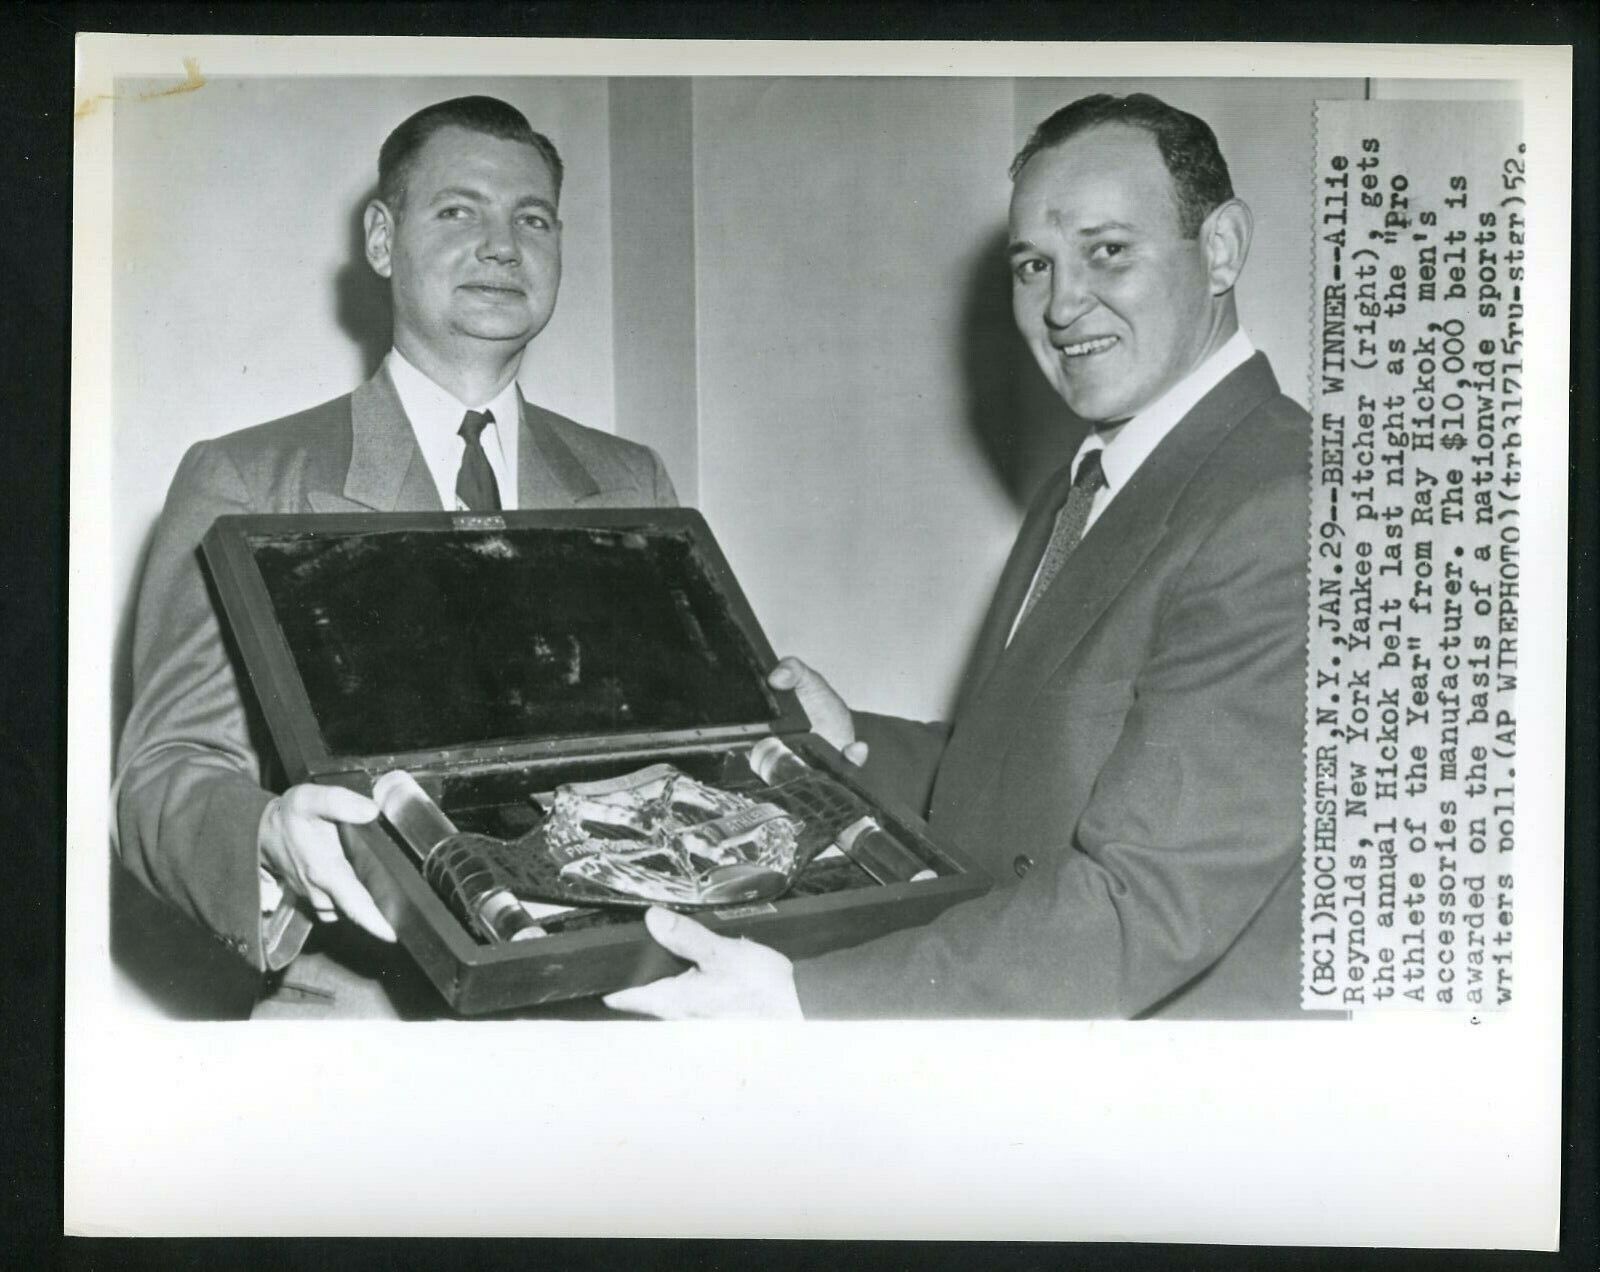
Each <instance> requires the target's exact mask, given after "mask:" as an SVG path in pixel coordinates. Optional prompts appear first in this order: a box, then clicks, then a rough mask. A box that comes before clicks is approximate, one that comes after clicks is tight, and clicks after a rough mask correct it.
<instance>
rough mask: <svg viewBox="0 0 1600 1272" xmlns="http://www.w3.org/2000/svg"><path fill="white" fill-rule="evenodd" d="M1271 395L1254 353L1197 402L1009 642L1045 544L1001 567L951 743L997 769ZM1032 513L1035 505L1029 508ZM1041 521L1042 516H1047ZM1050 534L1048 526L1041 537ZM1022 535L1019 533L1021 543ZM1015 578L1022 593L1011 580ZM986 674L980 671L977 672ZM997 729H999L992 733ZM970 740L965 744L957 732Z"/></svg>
mask: <svg viewBox="0 0 1600 1272" xmlns="http://www.w3.org/2000/svg"><path fill="white" fill-rule="evenodd" d="M1277 391H1278V385H1277V381H1276V380H1275V379H1274V378H1273V375H1272V370H1271V368H1270V367H1269V366H1268V364H1267V360H1266V358H1265V357H1264V356H1263V355H1262V354H1260V353H1257V354H1256V355H1255V356H1253V357H1252V358H1251V359H1250V360H1249V361H1248V362H1246V363H1244V365H1243V366H1241V367H1239V368H1238V369H1236V370H1234V371H1233V372H1231V373H1230V374H1229V375H1228V376H1227V377H1226V378H1225V379H1224V380H1223V381H1222V383H1221V384H1219V385H1218V386H1217V387H1216V388H1215V389H1213V390H1212V391H1211V392H1210V393H1209V394H1207V395H1206V396H1205V397H1204V398H1202V399H1201V400H1200V401H1199V402H1198V403H1197V404H1196V405H1195V406H1194V408H1193V409H1192V410H1191V411H1190V412H1189V414H1188V415H1186V416H1184V418H1183V419H1182V420H1180V421H1179V422H1178V423H1177V425H1175V426H1174V427H1173V429H1172V431H1171V432H1169V433H1168V434H1167V436H1166V437H1165V438H1163V439H1162V441H1161V442H1160V444H1159V445H1158V446H1157V447H1156V448H1155V450H1154V451H1152V452H1151V453H1150V455H1149V457H1148V458H1147V459H1146V460H1145V461H1144V463H1143V464H1141V465H1140V466H1139V468H1138V471H1136V472H1135V473H1134V475H1133V476H1132V478H1130V479H1129V481H1128V484H1127V485H1126V486H1125V487H1124V488H1123V489H1122V490H1120V491H1118V492H1117V496H1116V498H1115V499H1113V500H1112V502H1111V504H1110V506H1109V507H1108V508H1107V509H1106V510H1105V512H1104V513H1103V514H1102V515H1101V517H1100V518H1099V520H1097V521H1096V522H1095V523H1094V525H1093V526H1092V527H1091V528H1090V529H1089V532H1088V533H1087V534H1085V535H1084V537H1083V541H1082V543H1080V544H1079V545H1078V548H1077V550H1076V551H1075V552H1073V554H1072V555H1071V556H1070V557H1068V558H1067V561H1066V563H1065V564H1064V565H1063V566H1062V568H1061V572H1060V573H1059V574H1058V575H1056V578H1055V581H1054V582H1053V583H1051V585H1050V589H1049V590H1048V591H1047V592H1046V593H1045V594H1044V595H1043V596H1042V597H1041V598H1040V599H1039V601H1038V602H1037V604H1035V606H1034V608H1033V610H1032V612H1031V613H1029V615H1028V617H1027V619H1026V621H1024V622H1023V623H1022V625H1021V626H1020V627H1018V629H1017V633H1016V637H1015V638H1014V639H1013V640H1012V642H1011V644H1010V645H1009V646H1005V645H1004V639H1005V632H1006V631H1007V630H1008V629H1009V624H1010V622H1011V619H1012V618H1013V617H1014V616H1015V614H1016V610H1017V607H1018V606H1020V605H1021V603H1022V595H1021V593H1022V591H1025V590H1026V588H1027V586H1028V583H1029V582H1030V581H1031V579H1032V569H1033V567H1034V566H1035V565H1037V558H1038V555H1039V553H1040V551H1042V545H1041V546H1040V547H1038V548H1035V549H1033V554H1032V557H1031V558H1030V559H1029V560H1027V561H1023V560H1021V558H1020V555H1018V556H1014V558H1013V560H1012V561H1011V562H1010V563H1008V565H1007V570H1006V580H1005V584H1006V585H1005V586H1003V587H1002V592H1008V593H1009V595H1008V596H1007V598H1006V599H1007V603H1008V606H1009V607H1008V608H1002V607H1000V606H999V601H1000V599H1001V598H1000V596H998V595H997V598H996V601H997V608H1000V609H1001V612H1000V614H999V616H998V619H997V617H996V615H995V614H994V613H993V612H991V615H990V619H989V623H988V624H986V628H985V636H986V637H987V636H988V635H989V630H988V628H989V627H990V626H995V625H998V627H999V633H1000V635H999V641H1000V647H999V648H998V650H997V652H995V653H994V655H993V664H992V667H990V668H989V669H988V671H987V674H986V676H985V679H984V680H983V681H982V682H981V683H975V685H974V687H973V689H972V692H971V693H970V695H969V696H968V698H967V699H966V700H964V703H963V711H962V712H961V714H960V715H959V716H958V717H957V734H956V737H957V739H958V740H962V741H965V742H967V743H968V744H969V745H975V746H976V747H978V748H981V749H982V750H983V751H985V752H986V753H987V754H988V755H989V756H990V757H992V761H991V762H992V764H993V765H994V766H995V767H994V768H992V769H990V771H991V772H993V771H996V770H997V768H998V764H999V761H1000V760H1001V759H1002V758H1003V757H1004V754H1005V751H1006V745H1005V743H1004V742H1003V741H1002V740H1001V739H1008V738H1009V737H1010V736H1012V735H1014V732H1015V730H1014V728H1013V727H1012V726H1013V725H1014V723H1015V721H1016V719H1017V718H1018V717H1019V714H1020V713H1021V712H1022V711H1023V710H1025V709H1026V707H1027V705H1028V703H1030V702H1031V701H1032V700H1033V699H1034V697H1035V696H1036V695H1037V693H1038V691H1039V688H1040V686H1042V685H1043V684H1044V683H1045V682H1046V681H1047V680H1049V679H1050V677H1051V676H1053V675H1054V674H1055V673H1056V671H1057V669H1058V668H1060V666H1061V664H1062V663H1063V662H1065V661H1066V660H1067V659H1068V658H1070V657H1071V656H1072V654H1073V652H1074V651H1075V650H1076V649H1077V647H1078V645H1079V644H1080V643H1081V642H1082V640H1083V638H1084V635H1085V634H1086V633H1087V632H1088V631H1089V629H1090V628H1091V627H1093V626H1094V624H1095V623H1096V622H1097V621H1098V620H1099V619H1100V617H1101V615H1103V614H1104V613H1105V612H1106V610H1107V609H1109V608H1110V606H1111V605H1112V603H1113V602H1114V601H1115V600H1116V598H1117V596H1118V595H1119V594H1120V593H1121V592H1122V591H1123V590H1124V589H1125V588H1126V587H1127V586H1128V584H1129V582H1130V581H1131V580H1132V579H1133V577H1134V576H1135V574H1137V573H1138V570H1139V567H1140V566H1141V565H1143V564H1144V562H1145V561H1146V559H1147V558H1148V557H1149V556H1150V554H1151V553H1152V552H1153V551H1155V549H1156V546H1157V545H1158V544H1159V543H1160V542H1161V540H1162V538H1163V537H1164V536H1165V534H1166V529H1167V519H1168V517H1169V516H1170V515H1171V512H1172V509H1173V507H1174V505H1175V504H1176V503H1177V502H1178V499H1179V498H1180V497H1181V496H1182V494H1183V492H1184V489H1185V488H1186V487H1187V486H1188V484H1189V482H1190V481H1191V480H1192V479H1193V477H1194V475H1195V473H1196V472H1198V471H1199V469H1200V467H1201V465H1202V464H1203V463H1204V462H1205V459H1206V456H1208V455H1209V454H1210V453H1211V452H1212V451H1213V450H1215V449H1216V447H1217V446H1218V445H1219V444H1220V443H1221V441H1222V439H1223V438H1224V437H1226V436H1227V434H1228V433H1229V432H1230V431H1232V429H1234V428H1235V427H1237V425H1238V424H1239V422H1240V421H1241V420H1243V419H1244V418H1245V417H1246V416H1248V415H1249V414H1250V413H1251V412H1252V411H1253V410H1255V408H1256V407H1257V406H1259V405H1260V404H1261V403H1262V402H1264V401H1266V400H1267V399H1268V398H1270V397H1272V396H1273V395H1275V394H1276V393H1277ZM1036 511H1038V508H1037V506H1036ZM1045 515H1046V516H1048V512H1047V511H1046V513H1045ZM1045 535H1046V537H1048V530H1046V531H1045ZM1021 538H1022V536H1021V535H1019V545H1020V541H1021ZM1018 576H1020V577H1021V579H1022V581H1021V585H1020V589H1019V588H1018V586H1017V578H1018ZM975 671H977V672H979V673H980V674H983V672H984V669H983V668H981V667H975ZM996 730H999V732H998V733H997V732H996ZM963 733H964V734H966V735H967V736H966V737H965V738H964V739H963V738H962V734H963Z"/></svg>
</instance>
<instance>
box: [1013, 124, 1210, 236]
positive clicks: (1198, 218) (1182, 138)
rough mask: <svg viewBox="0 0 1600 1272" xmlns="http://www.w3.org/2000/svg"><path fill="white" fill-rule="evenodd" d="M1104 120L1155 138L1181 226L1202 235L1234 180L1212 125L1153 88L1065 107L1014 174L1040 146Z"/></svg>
mask: <svg viewBox="0 0 1600 1272" xmlns="http://www.w3.org/2000/svg"><path fill="white" fill-rule="evenodd" d="M1101 124H1126V125H1128V126H1130V127H1133V128H1142V129H1143V130H1144V131H1145V132H1147V133H1149V134H1151V136H1153V137H1154V138H1155V139H1156V145H1157V146H1158V147H1160V150H1161V160H1162V162H1163V163H1165V164H1166V165H1167V171H1168V172H1169V173H1170V174H1171V175H1172V185H1173V188H1174V190H1175V191H1176V192H1177V199H1178V229H1179V232H1180V233H1182V234H1183V236H1184V237H1185V238H1194V237H1195V236H1196V235H1198V234H1199V233H1200V225H1201V223H1202V222H1203V221H1204V220H1205V219H1206V217H1207V216H1209V215H1210V213H1211V210H1212V209H1213V208H1215V207H1217V206H1218V205H1219V204H1223V203H1226V202H1227V201H1228V200H1229V199H1231V198H1233V181H1232V179H1231V178H1230V177H1229V176H1228V165H1227V162H1226V161H1225V160H1224V159H1223V157H1222V151H1221V150H1220V149H1219V148H1218V147H1217V135H1216V134H1215V133H1214V132H1212V131H1211V125H1210V124H1208V123H1206V121H1205V120H1203V119H1201V118H1200V117H1199V116H1198V115H1191V114H1189V112H1188V111H1183V110H1179V109H1178V108H1177V107H1176V106H1168V105H1167V103H1166V102H1164V101H1162V100H1161V99H1160V98H1159V97H1152V96H1151V95H1150V94H1149V93H1129V94H1128V96H1126V97H1114V96H1112V95H1111V94H1110V93H1095V94H1094V95H1093V96H1090V97H1080V98H1079V99H1078V100H1077V101H1075V102H1072V103H1070V104H1069V105H1066V106H1063V107H1062V108H1061V109H1060V110H1058V111H1056V113H1055V114H1053V115H1051V116H1050V118H1048V119H1046V120H1045V121H1044V122H1043V123H1041V124H1040V125H1039V126H1038V127H1037V128H1035V129H1034V130H1033V136H1031V137H1029V138H1028V143H1027V145H1025V146H1023V148H1022V149H1021V150H1019V151H1017V157H1016V158H1015V159H1013V160H1012V161H1011V179H1012V180H1013V181H1015V180H1016V179H1017V177H1018V176H1019V175H1020V174H1021V172H1022V170H1023V168H1025V167H1026V166H1027V164H1028V160H1030V159H1032V158H1033V157H1034V155H1036V154H1038V153H1039V152H1040V151H1041V150H1049V149H1050V148H1051V147H1052V146H1059V145H1060V144H1061V143H1062V142H1064V141H1066V140H1067V139H1068V138H1070V137H1075V136H1077V135H1078V134H1079V133H1081V132H1086V131H1088V130H1089V129H1090V128H1096V127H1098V126H1099V125H1101Z"/></svg>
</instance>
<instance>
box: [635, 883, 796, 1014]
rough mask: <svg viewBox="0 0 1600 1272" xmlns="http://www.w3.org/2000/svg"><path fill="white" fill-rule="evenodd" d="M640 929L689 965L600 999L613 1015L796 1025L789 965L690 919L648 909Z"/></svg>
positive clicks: (779, 957)
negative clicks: (790, 1022) (674, 973)
mask: <svg viewBox="0 0 1600 1272" xmlns="http://www.w3.org/2000/svg"><path fill="white" fill-rule="evenodd" d="M644 921H645V926H646V927H648V928H649V929H650V935H651V936H653V937H655V938H656V940H657V941H658V942H660V943H661V945H662V946H664V947H665V948H666V949H668V950H670V951H671V952H672V953H674V954H676V955H677V956H678V957H679V958H684V959H688V960H689V962H691V963H693V964H694V965H695V966H694V967H692V968H690V969H689V970H688V971H687V972H684V973H683V974H682V975H681V976H669V977H666V978H665V979H663V980H658V981H653V982H652V983H650V984H649V985H640V986H639V987H638V988H637V989H623V990H618V991H617V992H616V993H615V994H607V995H606V996H605V1000H604V1001H605V1004H606V1006H607V1007H610V1008H611V1009H612V1010H614V1011H631V1012H634V1013H636V1014H638V1015H641V1016H657V1017H659V1018H660V1019H662V1020H702V1019H718V1020H721V1019H736V1020H799V1019H801V1018H802V1017H801V1012H800V998H799V995H798V994H796V993H795V988H794V964H792V963H791V962H789V960H788V959H786V958H785V957H784V956H783V955H782V954H780V953H778V951H777V950H771V949H768V948H767V947H766V946H765V945H757V944H756V943H755V942H754V941H746V940H742V939H741V940H737V941H736V940H733V939H732V938H730V937H726V936H718V935H717V934H716V933H715V932H712V931H710V930H709V929H707V928H705V927H702V926H701V925H700V924H698V923H696V922H695V921H694V920H693V919H690V918H685V917H684V916H683V915H681V914H674V913H673V912H672V911H671V910H663V909H660V908H658V907H655V906H652V907H651V908H650V909H648V910H646V911H645V915H644Z"/></svg>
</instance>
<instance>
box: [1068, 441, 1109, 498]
mask: <svg viewBox="0 0 1600 1272" xmlns="http://www.w3.org/2000/svg"><path fill="white" fill-rule="evenodd" d="M1105 484H1106V474H1105V469H1103V468H1102V467H1101V466H1100V447H1098V446H1096V447H1095V448H1094V449H1093V450H1092V451H1090V452H1088V453H1087V454H1086V455H1084V457H1083V458H1082V459H1081V460H1080V461H1079V462H1078V472H1077V475H1076V476H1075V477H1073V479H1072V488H1073V489H1074V490H1086V491H1088V492H1089V493H1090V494H1093V493H1094V492H1095V491H1097V490H1099V489H1100V487H1102V486H1104V485H1105Z"/></svg>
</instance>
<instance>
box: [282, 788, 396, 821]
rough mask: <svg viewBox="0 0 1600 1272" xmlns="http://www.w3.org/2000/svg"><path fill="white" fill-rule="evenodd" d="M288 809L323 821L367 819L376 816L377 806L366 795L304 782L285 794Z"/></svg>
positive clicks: (302, 815) (299, 814)
mask: <svg viewBox="0 0 1600 1272" xmlns="http://www.w3.org/2000/svg"><path fill="white" fill-rule="evenodd" d="M284 801H285V803H286V804H287V805H288V810H289V811H290V812H291V813H294V814H295V815H297V816H300V817H320V818H322V819H323V820H324V821H334V822H350V823H353V824H357V825H359V824H361V823H362V822H369V821H371V820H372V819H373V818H374V817H376V816H377V815H378V806H377V805H376V804H374V803H373V802H372V801H371V800H370V799H368V798H367V797H366V796H365V795H357V794H356V793H355V792H354V791H350V790H346V789H345V788H344V787H342V786H314V785H312V784H311V783H309V782H308V783H305V784H303V785H300V786H295V787H291V788H290V789H289V790H288V791H287V792H286V793H285V795H284Z"/></svg>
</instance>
